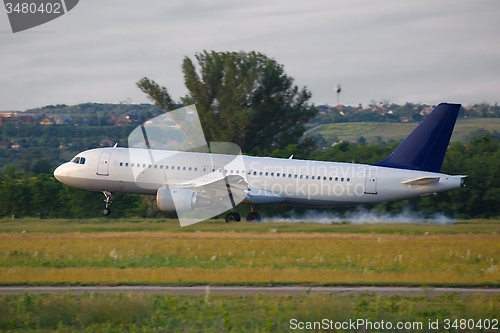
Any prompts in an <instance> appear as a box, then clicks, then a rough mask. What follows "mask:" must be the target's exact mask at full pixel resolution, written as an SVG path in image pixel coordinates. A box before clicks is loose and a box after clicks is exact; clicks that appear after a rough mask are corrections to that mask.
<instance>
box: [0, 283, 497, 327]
mask: <svg viewBox="0 0 500 333" xmlns="http://www.w3.org/2000/svg"><path fill="white" fill-rule="evenodd" d="M499 316H500V296H482V295H476V296H466V297H460V296H458V295H456V294H447V295H443V296H436V297H427V296H420V297H401V296H374V295H370V294H361V295H348V296H342V295H302V296H270V295H257V296H222V295H205V296H177V295H168V294H165V295H145V294H133V293H129V294H93V293H90V294H88V293H87V294H81V295H71V294H69V293H67V294H61V295H36V294H29V293H26V294H24V295H17V296H0V330H2V331H9V332H35V331H37V332H38V331H43V332H207V333H210V332H290V331H292V330H291V326H290V321H291V320H292V319H295V320H296V322H304V323H306V322H312V323H314V322H321V321H322V320H323V319H326V320H327V321H328V322H330V321H332V323H333V325H335V324H334V323H335V322H349V320H352V321H356V320H357V319H362V320H365V321H370V322H372V325H373V322H381V321H382V320H383V321H384V322H385V323H387V322H391V324H393V325H396V323H397V322H410V323H419V325H421V326H420V327H421V329H415V328H412V329H407V330H397V332H443V331H446V330H445V329H444V324H445V320H447V319H449V320H451V321H452V322H453V321H454V320H455V319H459V320H460V319H471V320H473V321H474V324H475V325H476V324H477V323H478V322H479V320H481V323H484V321H485V319H488V320H489V321H490V322H491V321H493V320H495V319H498V318H499ZM429 321H431V322H436V321H438V323H439V329H437V330H432V329H429V327H428V323H429ZM312 325H314V324H312ZM298 331H307V332H318V331H320V330H318V329H311V330H298ZM330 331H339V330H335V329H332V330H330ZM340 331H341V330H340ZM344 331H355V332H359V331H369V332H377V331H384V330H373V329H369V328H367V327H365V326H360V327H356V329H353V330H344ZM385 331H387V330H385ZM389 331H391V330H389ZM394 331H396V330H394ZM448 331H458V330H454V329H451V330H448ZM461 331H464V330H461ZM467 331H468V332H483V331H484V330H482V329H479V328H473V329H470V330H467Z"/></svg>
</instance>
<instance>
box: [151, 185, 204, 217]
mask: <svg viewBox="0 0 500 333" xmlns="http://www.w3.org/2000/svg"><path fill="white" fill-rule="evenodd" d="M211 204H212V200H210V199H209V198H205V197H203V196H201V195H200V194H198V193H196V192H194V191H191V190H186V189H182V188H170V187H161V188H159V189H158V192H156V205H157V206H158V209H159V210H161V211H164V212H178V213H182V212H188V211H191V210H193V209H196V208H202V207H209V206H210V205H211Z"/></svg>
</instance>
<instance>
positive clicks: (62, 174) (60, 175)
mask: <svg viewBox="0 0 500 333" xmlns="http://www.w3.org/2000/svg"><path fill="white" fill-rule="evenodd" d="M54 177H55V178H56V179H57V180H58V181H60V182H61V183H66V180H67V179H68V177H69V172H68V166H67V163H64V164H61V165H60V166H58V167H57V168H56V169H55V170H54Z"/></svg>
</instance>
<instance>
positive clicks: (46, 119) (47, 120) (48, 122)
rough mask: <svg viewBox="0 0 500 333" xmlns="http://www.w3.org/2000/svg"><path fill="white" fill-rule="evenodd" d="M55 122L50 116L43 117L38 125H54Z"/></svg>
mask: <svg viewBox="0 0 500 333" xmlns="http://www.w3.org/2000/svg"><path fill="white" fill-rule="evenodd" d="M54 124H55V121H54V118H52V117H47V116H45V117H43V118H42V119H40V125H44V126H46V125H54Z"/></svg>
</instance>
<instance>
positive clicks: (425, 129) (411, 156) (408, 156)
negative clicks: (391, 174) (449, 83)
mask: <svg viewBox="0 0 500 333" xmlns="http://www.w3.org/2000/svg"><path fill="white" fill-rule="evenodd" d="M458 111H460V104H448V103H441V104H439V105H438V106H436V107H435V108H434V110H432V112H431V113H430V114H429V115H428V116H427V118H425V119H424V121H422V122H421V123H420V125H418V126H417V128H415V129H414V130H413V132H411V133H410V135H409V136H408V137H407V138H406V139H405V140H404V141H403V142H402V143H401V144H400V145H399V146H398V147H397V148H396V149H395V150H394V151H393V152H392V153H391V154H390V155H389V156H388V157H387V158H386V159H385V160H383V161H380V162H379V163H377V164H375V165H378V166H383V167H389V168H399V169H410V170H422V171H430V172H439V171H440V170H441V165H442V164H443V160H444V155H445V154H446V149H447V148H448V144H449V143H450V138H451V133H452V132H453V127H455V121H456V120H457V116H458Z"/></svg>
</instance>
